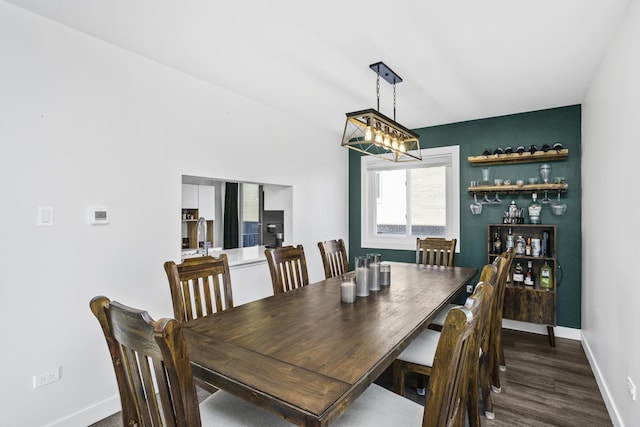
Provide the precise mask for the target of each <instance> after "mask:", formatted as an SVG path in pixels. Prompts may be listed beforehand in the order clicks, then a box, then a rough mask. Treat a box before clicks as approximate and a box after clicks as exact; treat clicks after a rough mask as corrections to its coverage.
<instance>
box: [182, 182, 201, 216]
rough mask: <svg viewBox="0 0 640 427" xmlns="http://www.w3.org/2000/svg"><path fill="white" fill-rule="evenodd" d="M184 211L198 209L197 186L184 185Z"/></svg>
mask: <svg viewBox="0 0 640 427" xmlns="http://www.w3.org/2000/svg"><path fill="white" fill-rule="evenodd" d="M182 209H198V186H197V185H194V184H182ZM196 219H197V218H196Z"/></svg>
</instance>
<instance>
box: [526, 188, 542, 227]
mask: <svg viewBox="0 0 640 427" xmlns="http://www.w3.org/2000/svg"><path fill="white" fill-rule="evenodd" d="M541 210H542V205H541V204H540V203H539V202H538V194H537V193H531V203H529V222H530V223H531V224H540V211H541Z"/></svg>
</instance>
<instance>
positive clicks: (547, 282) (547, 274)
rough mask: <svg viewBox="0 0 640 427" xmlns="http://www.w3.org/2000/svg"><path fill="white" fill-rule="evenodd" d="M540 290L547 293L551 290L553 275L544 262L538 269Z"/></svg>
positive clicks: (547, 264)
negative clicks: (544, 290)
mask: <svg viewBox="0 0 640 427" xmlns="http://www.w3.org/2000/svg"><path fill="white" fill-rule="evenodd" d="M540 288H541V289H546V290H548V291H550V290H551V289H553V273H552V271H551V267H550V266H549V263H548V262H547V261H546V260H545V262H544V265H543V266H542V267H540Z"/></svg>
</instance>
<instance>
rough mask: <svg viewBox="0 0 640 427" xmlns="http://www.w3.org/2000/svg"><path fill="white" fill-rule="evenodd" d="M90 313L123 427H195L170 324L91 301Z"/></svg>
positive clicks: (185, 362)
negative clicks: (102, 341) (104, 349)
mask: <svg viewBox="0 0 640 427" xmlns="http://www.w3.org/2000/svg"><path fill="white" fill-rule="evenodd" d="M90 306H91V311H92V312H93V314H94V315H95V316H96V318H97V319H98V322H99V323H100V326H101V327H102V332H103V333H104V336H105V338H106V341H107V346H108V347H109V352H110V353H111V360H112V362H113V368H114V369H115V373H116V380H117V382H118V390H119V392H120V401H121V403H122V422H123V425H125V426H134V425H135V426H141V427H146V426H150V427H151V426H177V427H192V426H200V424H201V422H200V409H199V407H198V397H197V394H196V389H195V385H194V381H193V373H192V371H191V365H190V362H189V355H188V353H187V347H186V344H185V341H184V337H183V336H182V332H181V330H180V324H179V323H178V322H177V321H176V320H174V319H160V320H158V321H157V322H154V321H153V319H152V318H151V317H150V316H149V314H148V313H147V312H146V311H141V310H136V309H134V308H131V307H127V306H125V305H122V304H119V303H117V302H115V301H113V302H112V301H110V300H109V299H108V298H106V297H103V296H100V297H95V298H93V299H92V300H91V303H90Z"/></svg>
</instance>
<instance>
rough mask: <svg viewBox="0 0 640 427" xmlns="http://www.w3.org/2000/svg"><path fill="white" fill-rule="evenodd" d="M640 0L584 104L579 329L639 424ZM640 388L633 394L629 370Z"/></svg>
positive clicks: (618, 416)
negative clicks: (633, 398)
mask: <svg viewBox="0 0 640 427" xmlns="http://www.w3.org/2000/svg"><path fill="white" fill-rule="evenodd" d="M638 52H640V2H638V1H635V2H631V4H630V6H629V10H628V13H627V16H626V17H625V20H624V22H623V23H622V26H621V28H620V29H619V32H618V34H617V35H616V37H615V39H614V41H613V43H612V44H611V46H610V47H609V49H608V51H607V55H606V57H605V58H604V60H603V63H602V64H601V66H600V69H599V71H598V73H597V75H596V77H595V78H594V80H593V82H592V83H591V85H590V89H589V92H588V94H587V96H586V98H585V100H584V103H583V105H582V108H583V110H582V131H583V135H582V141H583V142H582V183H583V189H582V192H583V193H582V203H583V210H582V246H583V248H582V253H583V262H582V266H583V267H582V268H583V271H582V278H583V287H582V333H583V335H584V343H585V347H586V350H587V354H588V356H589V357H590V358H591V361H592V363H593V366H594V368H595V369H596V376H597V377H598V378H599V380H600V385H601V389H602V390H603V391H604V392H605V395H606V397H607V400H608V407H609V412H610V413H611V414H612V416H613V418H614V422H615V423H616V425H624V426H627V427H631V426H638V425H640V320H638V319H640V317H639V316H638V303H637V300H638V297H637V296H638V275H637V274H636V273H637V272H636V270H635V266H637V262H638V247H639V246H638V237H639V235H638V231H637V230H638V228H637V227H638V210H637V207H632V206H634V204H635V205H637V200H638V191H637V187H638V186H637V182H638V175H639V172H638V154H640V148H639V144H640V138H639V133H640V120H639V119H640V55H638ZM627 376H631V378H632V379H633V381H635V385H636V387H638V388H639V390H638V393H639V396H638V400H636V401H635V402H632V401H631V398H630V395H629V394H628V392H627V387H626V378H627Z"/></svg>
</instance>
